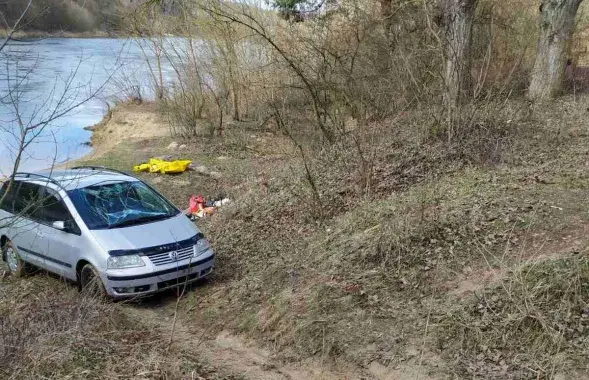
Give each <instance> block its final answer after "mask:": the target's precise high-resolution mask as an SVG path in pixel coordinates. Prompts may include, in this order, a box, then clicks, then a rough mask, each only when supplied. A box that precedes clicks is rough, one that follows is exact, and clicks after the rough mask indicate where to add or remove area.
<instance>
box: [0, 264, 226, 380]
mask: <svg viewBox="0 0 589 380" xmlns="http://www.w3.org/2000/svg"><path fill="white" fill-rule="evenodd" d="M0 286H1V287H2V294H3V295H2V299H1V302H0V376H1V377H2V378H4V379H33V378H44V379H63V378H69V379H115V378H117V379H118V378H121V377H123V378H140V379H184V378H187V379H194V378H197V377H196V376H207V378H217V376H216V375H215V373H214V372H212V371H211V370H210V369H208V368H207V367H206V366H204V365H203V364H202V363H199V362H196V361H195V360H194V357H193V356H190V355H188V354H187V353H186V352H184V351H182V350H179V349H177V348H176V347H172V348H171V349H170V350H168V349H167V345H166V344H165V342H166V341H167V340H168V339H167V337H166V333H167V332H166V331H160V330H159V329H154V328H153V326H149V325H146V324H144V323H139V324H138V323H137V322H138V321H135V320H133V319H131V318H130V317H129V315H128V313H127V312H126V311H125V307H126V306H124V305H123V304H112V303H105V302H104V301H101V300H97V299H90V298H85V297H82V295H81V294H79V292H78V291H77V289H76V287H74V286H72V285H70V284H67V283H60V281H59V280H58V279H56V278H53V277H50V276H47V275H45V274H42V273H41V274H36V275H33V276H32V277H30V278H28V279H26V280H2V282H1V283H0ZM131 307H133V306H131ZM218 378H220V377H218Z"/></svg>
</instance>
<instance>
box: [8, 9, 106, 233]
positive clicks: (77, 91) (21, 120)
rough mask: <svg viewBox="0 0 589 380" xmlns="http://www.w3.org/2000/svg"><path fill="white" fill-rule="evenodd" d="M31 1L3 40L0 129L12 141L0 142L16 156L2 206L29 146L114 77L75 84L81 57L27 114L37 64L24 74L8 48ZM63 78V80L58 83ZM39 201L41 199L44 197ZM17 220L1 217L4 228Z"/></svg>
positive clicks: (100, 90) (9, 173)
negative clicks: (4, 113) (3, 87)
mask: <svg viewBox="0 0 589 380" xmlns="http://www.w3.org/2000/svg"><path fill="white" fill-rule="evenodd" d="M31 4H32V0H31V1H29V2H28V6H27V7H26V8H25V10H24V11H23V14H22V15H21V17H20V18H18V20H17V21H16V23H15V24H13V26H12V27H11V28H10V30H9V31H8V34H7V38H6V39H5V40H4V41H3V42H2V43H0V54H1V55H2V58H3V60H4V62H5V65H6V70H7V77H6V78H5V80H6V83H7V88H6V90H4V93H0V102H1V103H2V104H3V105H4V106H5V107H6V109H7V110H8V111H9V112H10V120H4V123H3V124H2V125H0V132H3V133H4V135H5V136H10V137H11V140H10V141H1V143H2V144H3V145H4V146H3V148H5V149H7V150H8V151H10V153H11V154H12V156H13V157H14V159H13V162H12V165H11V168H10V169H9V170H10V171H9V172H8V173H2V172H0V178H1V177H2V176H4V178H7V179H8V184H7V186H6V187H4V191H3V193H1V194H0V206H2V204H3V202H4V201H5V198H6V196H7V194H9V192H10V191H11V189H12V186H13V183H14V181H13V180H14V177H15V175H16V174H17V172H18V170H19V167H20V165H21V163H22V161H23V159H24V157H26V155H27V154H28V153H27V148H29V147H30V146H31V144H33V143H34V142H35V141H37V140H38V139H39V138H41V137H43V134H44V133H45V132H49V131H48V128H49V127H50V126H53V124H54V123H55V122H56V121H57V120H58V119H60V118H61V117H63V116H65V115H67V114H68V113H70V112H71V111H73V110H74V109H75V108H77V107H79V106H81V105H82V104H84V103H86V102H88V101H89V100H91V99H93V98H95V97H96V96H98V94H99V93H101V92H102V90H103V89H104V87H105V86H106V84H107V83H108V81H109V80H110V77H111V76H112V74H111V76H109V77H108V78H107V79H106V80H105V82H103V83H102V84H100V85H98V86H96V87H94V88H92V87H91V86H90V85H80V84H78V83H76V82H75V78H76V76H77V73H78V69H79V68H80V65H81V63H82V62H83V59H82V58H81V59H80V61H79V62H78V65H77V67H76V68H75V69H74V70H73V71H72V72H71V73H70V74H69V75H68V76H67V77H65V78H64V79H56V81H55V83H54V85H53V88H52V89H51V91H49V92H48V93H47V94H46V96H45V102H40V104H44V105H40V106H38V107H35V108H34V109H33V111H32V112H29V113H25V112H24V111H23V109H22V104H23V102H26V101H27V99H26V98H25V95H26V94H27V91H28V87H27V79H28V78H29V77H30V75H31V74H32V73H33V71H34V70H35V68H36V65H33V66H32V67H31V68H29V69H27V71H26V72H24V73H23V72H22V68H21V67H19V65H18V63H19V58H20V57H19V56H18V54H17V53H14V52H12V51H10V50H8V49H7V48H8V46H10V40H11V39H12V36H13V35H14V33H15V32H16V31H18V30H21V29H22V28H23V27H24V26H25V24H23V20H24V19H25V17H26V13H27V12H29V10H30V5H31ZM0 19H3V20H4V19H5V18H4V17H3V15H1V14H0ZM33 43H34V42H33ZM7 50H8V51H7ZM13 70H14V71H15V72H17V74H15V75H14V76H12V75H11V72H12V71H13ZM115 71H116V69H115V70H113V73H114V72H115ZM60 81H61V83H59V82H60ZM54 164H55V159H54V160H53V162H52V163H48V166H51V167H53V166H54ZM38 201H39V202H41V201H42V200H38ZM37 205H38V203H31V204H30V205H29V206H28V207H27V208H31V207H37ZM26 211H27V210H25V212H26ZM17 217H18V216H17ZM14 220H15V219H12V218H11V219H9V220H2V219H0V227H5V226H6V224H7V223H12V222H14Z"/></svg>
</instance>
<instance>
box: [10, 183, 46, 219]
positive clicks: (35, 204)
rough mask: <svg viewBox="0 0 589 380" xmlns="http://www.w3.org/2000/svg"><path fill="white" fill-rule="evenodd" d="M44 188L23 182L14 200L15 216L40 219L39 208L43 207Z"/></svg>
mask: <svg viewBox="0 0 589 380" xmlns="http://www.w3.org/2000/svg"><path fill="white" fill-rule="evenodd" d="M42 200H43V196H42V187H41V186H39V185H37V184H34V183H28V182H22V183H21V184H20V186H19V187H18V193H17V194H16V197H15V199H14V206H13V214H20V215H22V216H24V217H27V218H30V219H33V220H36V219H38V212H39V207H40V206H41V201H42Z"/></svg>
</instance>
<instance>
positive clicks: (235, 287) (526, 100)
mask: <svg viewBox="0 0 589 380" xmlns="http://www.w3.org/2000/svg"><path fill="white" fill-rule="evenodd" d="M581 3H582V2H581V1H580V0H563V1H551V0H544V1H542V2H538V1H532V0H519V1H512V2H510V3H509V8H508V9H506V6H505V2H500V1H497V0H479V1H474V0H466V1H465V0H460V1H458V0H444V1H433V0H431V1H430V0H424V1H409V0H408V1H405V0H383V1H381V2H364V1H353V0H340V1H338V2H336V3H334V2H329V3H322V4H319V5H318V6H317V7H314V4H309V3H307V2H292V1H289V2H280V3H276V4H273V6H274V7H273V8H272V9H269V8H268V7H267V6H264V7H259V6H256V4H247V3H245V2H239V3H237V2H218V1H214V0H183V1H178V2H176V3H175V4H176V6H177V14H176V16H175V17H176V18H175V23H176V24H175V26H176V27H177V28H178V29H180V30H182V31H183V32H184V34H185V35H186V36H188V38H187V40H186V41H185V42H182V43H170V42H169V40H168V39H166V32H165V30H166V27H165V25H166V22H167V21H166V20H167V19H166V18H165V17H161V14H160V13H158V12H156V11H155V10H154V9H153V8H150V6H156V7H157V6H158V5H161V3H160V2H158V1H153V2H151V4H148V6H147V7H145V8H141V9H137V10H136V12H135V13H134V16H133V20H134V21H133V28H135V30H136V31H137V30H141V31H142V34H141V35H142V36H144V37H145V39H144V40H142V42H141V43H142V44H143V45H142V47H143V49H149V50H150V51H151V52H154V53H155V56H156V60H155V63H154V64H152V65H151V70H150V80H151V83H152V86H153V91H152V93H153V94H155V100H154V101H153V102H150V103H149V104H145V102H144V101H145V99H147V98H148V97H147V96H145V94H142V93H141V87H140V86H137V85H133V84H132V83H129V82H128V81H124V80H123V81H121V82H120V83H121V89H120V90H121V91H120V93H121V94H129V96H128V99H126V100H128V101H129V104H123V105H121V106H119V108H115V109H114V110H113V111H112V113H110V114H109V117H108V120H105V122H104V123H103V124H101V125H100V126H98V127H97V128H96V129H95V137H94V138H95V142H96V144H98V145H100V144H102V143H103V142H104V141H110V143H109V144H111V145H114V147H112V146H110V148H111V149H110V150H108V153H107V154H103V153H101V154H97V155H96V156H95V157H89V158H86V159H83V160H82V161H83V163H89V164H102V165H107V166H111V167H114V168H117V169H122V170H131V168H132V166H133V165H134V164H137V163H140V162H144V161H146V160H147V159H148V158H150V157H155V156H171V158H184V159H192V160H193V161H194V162H195V164H197V165H199V166H203V167H205V168H207V169H208V170H198V171H196V170H195V171H188V172H186V173H184V174H182V175H179V176H175V177H170V178H163V177H162V176H161V175H157V174H141V175H140V176H141V178H143V179H145V180H146V181H149V182H150V183H151V184H153V185H154V186H155V187H157V188H158V189H159V190H161V191H162V192H163V193H164V194H165V195H166V196H167V197H169V198H170V199H171V200H173V201H174V202H175V203H176V204H177V205H179V206H181V207H182V208H185V207H186V206H187V202H188V198H189V196H190V195H191V194H194V193H202V194H204V195H205V196H206V197H209V198H215V197H218V196H219V197H229V198H230V199H232V204H231V205H228V206H226V207H223V208H220V209H219V211H218V212H217V213H216V214H215V215H213V216H212V217H210V218H207V219H203V220H201V221H199V222H198V223H197V224H198V225H199V226H200V227H201V228H202V229H203V230H204V232H205V233H206V235H207V236H208V237H210V239H211V241H212V245H213V247H214V248H215V250H216V251H217V255H218V256H217V258H218V259H217V260H218V261H217V262H218V270H217V272H216V274H215V276H214V277H213V279H212V281H211V282H209V283H207V284H206V285H204V286H200V287H197V288H196V289H195V290H194V291H192V292H188V293H186V294H183V296H182V297H181V298H180V299H179V300H178V302H177V303H176V302H171V303H169V304H168V305H167V306H165V307H164V310H166V312H168V313H171V314H172V315H177V313H180V314H181V315H182V316H183V325H184V326H185V327H188V330H190V329H191V328H194V329H198V328H204V330H205V331H206V334H203V336H208V337H212V339H211V342H212V341H215V339H214V337H216V336H217V337H218V336H219V335H220V334H226V333H227V331H229V332H231V333H233V334H241V335H242V336H244V337H246V338H247V339H249V340H252V341H255V342H257V344H260V345H264V346H265V347H266V348H267V349H268V350H270V351H271V352H272V353H273V354H274V355H275V356H276V357H278V358H279V360H281V361H282V362H289V363H305V365H308V367H309V368H316V369H318V371H319V372H321V371H327V370H328V369H332V370H333V369H334V368H336V369H337V368H338V367H339V368H344V367H345V368H348V366H350V365H352V366H354V368H355V369H357V370H358V371H360V372H363V373H364V374H365V375H366V376H368V377H374V378H379V379H387V378H422V379H427V378H431V379H438V378H461V379H462V378H464V379H467V378H468V379H470V378H493V379H524V378H526V379H541V378H553V379H556V378H587V377H589V367H588V365H587V360H586V357H587V354H588V352H587V347H589V346H588V345H587V342H589V333H588V332H589V309H588V308H589V288H588V287H587V281H588V280H589V269H588V268H589V258H588V256H587V252H588V251H587V247H588V246H589V240H588V238H587V233H586V231H587V229H588V228H589V227H588V226H589V224H588V223H589V206H588V205H587V202H586V201H585V198H586V193H587V190H588V189H589V176H588V175H587V165H588V164H589V161H588V157H589V148H588V147H589V123H588V122H587V112H588V108H587V103H588V101H589V97H588V95H587V94H586V91H587V88H588V87H587V86H588V84H587V80H588V78H587V75H586V71H587V67H586V65H587V62H588V61H587V60H588V59H589V56H587V47H586V46H585V45H586V43H585V42H584V37H585V36H586V31H587V23H586V21H585V12H586V8H584V6H586V5H587V4H581ZM315 5H317V4H315ZM327 5H329V6H327ZM579 7H580V10H579V11H578V8H579ZM156 9H157V8H156ZM554 36H558V38H555V37H554ZM164 60H166V61H169V63H170V64H171V65H172V67H173V69H174V72H175V73H176V81H175V82H174V83H173V84H166V83H165V82H164V80H163V75H162V71H161V70H162V69H161V67H162V65H161V62H163V61H164ZM123 100H125V99H123ZM142 103H143V104H142ZM134 114H137V115H139V114H140V115H143V116H142V117H143V118H142V119H138V118H135V117H134V116H133V115H134ZM146 115H149V117H146ZM137 120H142V121H141V122H138V121H137ZM149 120H150V121H149ZM148 123H151V124H150V125H149V126H146V125H145V124H148ZM154 126H155V127H156V128H159V132H158V135H157V137H153V136H150V135H149V134H147V135H146V134H142V133H139V132H137V131H140V130H142V128H145V130H149V129H150V128H154ZM162 131H165V135H164V134H162ZM126 132H127V133H128V134H129V135H130V136H129V137H128V138H127V139H121V138H120V136H124V135H125V133H126ZM109 136H116V138H113V137H109ZM180 139H182V140H183V143H182V145H184V147H183V148H182V149H180V148H179V144H171V143H172V142H177V141H180ZM115 140H116V144H113V141H115ZM120 140H121V141H120ZM170 146H171V147H176V148H168V147H170ZM98 152H101V150H100V148H99V149H98ZM212 171H214V172H215V173H217V174H218V175H215V176H211V175H207V174H206V173H210V172H212ZM174 321H175V319H174ZM160 323H161V322H160ZM170 323H171V321H170ZM342 363H346V365H347V366H343V365H342ZM221 364H222V363H221ZM348 375H349V374H348ZM245 376H247V375H245ZM277 376H278V375H277ZM345 376H347V375H346V374H342V375H341V377H339V378H345ZM275 378H280V377H275ZM303 378H308V377H303ZM317 378H319V377H317ZM334 378H337V377H334Z"/></svg>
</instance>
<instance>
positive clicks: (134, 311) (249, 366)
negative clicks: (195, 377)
mask: <svg viewBox="0 0 589 380" xmlns="http://www.w3.org/2000/svg"><path fill="white" fill-rule="evenodd" d="M125 310H126V311H127V312H128V313H129V314H130V315H131V316H132V317H133V318H136V319H137V320H140V321H142V323H144V324H145V325H146V326H149V327H151V328H156V329H160V330H162V331H166V330H169V331H171V327H172V324H173V317H172V316H170V315H168V314H169V313H167V312H166V311H165V310H164V309H161V310H157V309H152V308H143V307H139V308H138V307H135V306H133V305H130V306H125ZM205 336H206V332H205V331H202V330H201V331H198V330H197V331H195V330H194V328H193V327H190V329H189V328H188V327H187V326H186V325H185V324H184V323H183V321H182V320H181V318H180V317H179V318H177V319H176V327H175V330H174V335H173V343H172V344H174V345H175V346H176V347H177V348H178V349H180V350H181V351H184V352H187V353H189V354H190V355H192V356H195V357H197V358H198V359H199V360H202V361H203V362H206V363H209V364H210V365H211V366H213V367H214V368H215V369H216V370H218V371H219V373H221V374H223V375H225V376H230V375H233V376H237V377H238V378H244V379H250V380H335V379H338V380H359V379H366V380H368V379H374V378H375V377H374V376H372V375H370V374H367V373H363V372H362V373H361V372H359V371H358V370H357V369H353V368H350V367H349V366H347V365H341V366H340V365H338V372H334V371H333V369H327V368H322V367H321V365H320V364H318V363H316V362H305V363H300V364H298V365H295V364H285V363H282V362H280V361H279V360H277V359H275V358H273V357H272V354H271V353H270V352H268V351H266V350H264V349H262V348H259V347H257V346H255V345H254V344H252V343H250V342H246V341H245V340H244V339H242V338H241V337H238V336H235V335H232V334H231V333H229V332H226V331H223V332H221V333H220V334H218V335H217V336H216V337H215V338H214V339H211V338H206V337H205ZM378 378H380V376H379V377H378ZM393 379H394V378H393Z"/></svg>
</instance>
